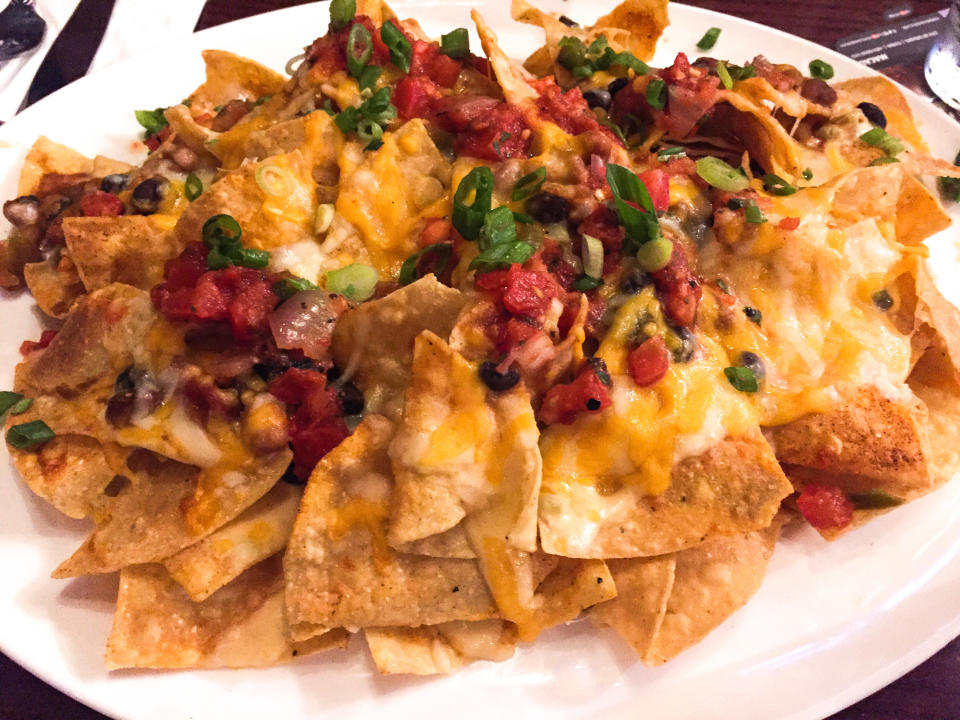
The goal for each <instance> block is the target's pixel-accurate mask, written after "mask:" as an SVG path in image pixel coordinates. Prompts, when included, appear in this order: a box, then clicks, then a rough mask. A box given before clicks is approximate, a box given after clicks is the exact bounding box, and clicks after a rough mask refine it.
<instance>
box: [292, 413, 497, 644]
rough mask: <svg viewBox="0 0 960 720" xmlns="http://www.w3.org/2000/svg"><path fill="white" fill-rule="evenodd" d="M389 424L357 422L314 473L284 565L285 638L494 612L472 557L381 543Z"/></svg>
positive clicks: (389, 489) (388, 480) (375, 419)
mask: <svg viewBox="0 0 960 720" xmlns="http://www.w3.org/2000/svg"><path fill="white" fill-rule="evenodd" d="M393 431H394V429H393V423H391V422H390V421H389V420H387V419H386V418H384V417H381V416H379V415H367V416H366V417H365V418H364V420H363V422H362V423H361V424H360V425H359V426H358V427H357V429H356V430H355V431H354V433H353V435H351V436H350V437H349V438H347V439H346V440H344V441H343V442H342V443H341V444H340V445H339V446H338V447H337V448H336V449H335V450H333V452H331V453H329V454H328V455H326V456H325V457H324V458H323V459H322V460H321V461H320V463H319V464H318V465H317V467H316V468H315V469H314V471H313V474H312V475H311V477H310V481H309V482H308V484H307V490H306V493H305V495H304V497H303V501H302V502H301V506H300V514H299V515H298V516H297V520H296V523H295V524H294V528H293V534H292V535H291V537H290V542H289V545H288V547H287V552H286V556H285V558H284V569H285V572H286V603H287V618H288V620H289V622H290V626H291V629H292V633H293V637H294V638H295V639H304V638H307V637H310V636H312V635H315V634H317V633H318V632H324V631H326V630H329V629H331V628H335V627H341V626H345V627H371V626H373V627H381V626H389V625H403V626H415V625H436V624H439V623H442V622H447V621H450V620H484V619H487V618H491V617H493V616H495V614H496V608H495V606H494V604H493V600H492V599H491V597H490V593H489V592H488V590H487V586H486V584H485V583H484V581H483V576H482V575H481V573H480V570H479V568H478V567H477V563H476V562H475V561H473V560H456V559H444V558H428V557H422V556H415V555H407V554H403V553H398V552H395V551H394V550H392V549H391V548H390V546H389V545H387V541H386V530H387V527H386V525H387V516H388V513H389V509H390V505H391V496H392V494H393V478H392V472H391V470H390V458H389V456H388V455H387V446H388V445H389V443H390V440H391V438H392V437H393Z"/></svg>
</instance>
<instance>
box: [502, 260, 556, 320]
mask: <svg viewBox="0 0 960 720" xmlns="http://www.w3.org/2000/svg"><path fill="white" fill-rule="evenodd" d="M556 296H557V283H556V281H555V280H554V279H553V278H551V277H550V276H549V275H548V274H547V273H539V272H524V271H522V270H521V271H518V272H514V273H511V275H510V281H509V283H508V285H507V291H506V292H505V293H504V294H503V306H504V307H505V308H506V309H507V311H508V312H510V313H511V314H513V315H523V316H526V317H530V318H533V319H535V320H539V319H541V318H542V317H543V314H544V313H545V312H546V311H547V308H549V307H550V302H551V301H552V300H553V298H555V297H556Z"/></svg>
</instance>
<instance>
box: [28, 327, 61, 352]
mask: <svg viewBox="0 0 960 720" xmlns="http://www.w3.org/2000/svg"><path fill="white" fill-rule="evenodd" d="M56 336H57V331H56V330H44V331H43V332H42V333H40V339H39V340H24V341H23V342H22V343H20V354H21V355H28V354H29V353H32V352H33V351H34V350H43V349H44V348H45V347H47V346H48V345H49V344H50V343H51V342H53V339H54V338H55V337H56Z"/></svg>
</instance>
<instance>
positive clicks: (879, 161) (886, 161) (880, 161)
mask: <svg viewBox="0 0 960 720" xmlns="http://www.w3.org/2000/svg"><path fill="white" fill-rule="evenodd" d="M898 162H900V161H899V160H897V159H896V158H895V157H889V156H887V155H884V156H883V157H878V158H875V159H873V160H871V161H870V164H869V165H868V167H876V166H877V165H890V164H891V163H898Z"/></svg>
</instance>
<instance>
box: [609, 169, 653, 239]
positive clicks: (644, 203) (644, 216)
mask: <svg viewBox="0 0 960 720" xmlns="http://www.w3.org/2000/svg"><path fill="white" fill-rule="evenodd" d="M607 184H608V185H610V191H611V192H612V193H613V199H614V202H615V203H616V208H617V215H618V216H619V217H620V222H621V224H622V225H623V228H624V230H625V231H626V234H625V236H624V245H623V249H624V252H626V253H635V252H636V251H637V249H638V248H639V247H640V246H641V245H643V244H644V243H647V242H650V241H652V240H656V239H657V238H659V237H660V223H659V222H658V220H657V213H656V210H655V209H654V207H653V201H652V200H651V199H650V193H648V192H647V188H646V187H645V186H644V184H643V182H642V181H641V180H640V178H638V177H637V176H636V175H635V174H634V173H633V171H631V170H629V169H628V168H625V167H623V166H622V165H612V164H611V165H607ZM630 203H634V204H635V205H639V206H640V207H641V208H642V210H638V209H637V208H636V207H634V206H633V205H631V204H630Z"/></svg>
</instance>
